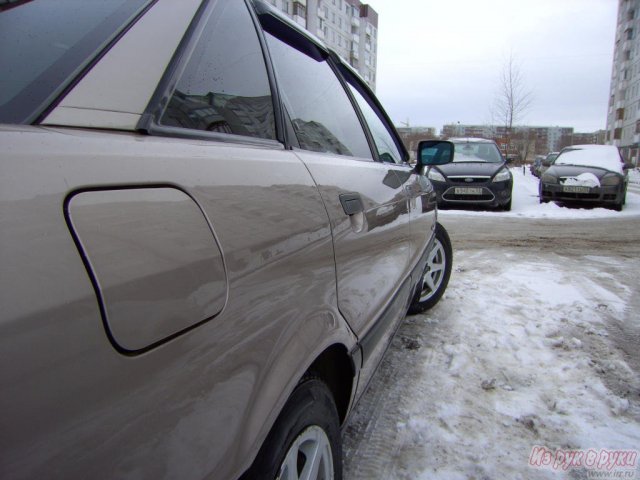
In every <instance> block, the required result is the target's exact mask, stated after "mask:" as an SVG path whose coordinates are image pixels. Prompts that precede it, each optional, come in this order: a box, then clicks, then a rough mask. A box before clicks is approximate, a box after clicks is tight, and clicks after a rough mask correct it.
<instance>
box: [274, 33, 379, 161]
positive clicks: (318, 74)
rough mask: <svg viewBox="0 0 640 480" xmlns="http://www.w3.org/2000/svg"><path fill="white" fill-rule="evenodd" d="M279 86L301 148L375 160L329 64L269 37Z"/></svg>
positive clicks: (347, 99)
mask: <svg viewBox="0 0 640 480" xmlns="http://www.w3.org/2000/svg"><path fill="white" fill-rule="evenodd" d="M266 37H267V44H268V45H269V52H270V53H271V57H272V59H273V63H274V68H275V71H276V76H277V77H278V85H279V88H280V91H281V93H282V98H283V101H284V104H285V108H286V111H287V114H288V115H289V117H290V118H291V123H292V124H293V128H294V130H295V132H296V136H297V138H298V143H299V144H300V147H301V148H303V149H305V150H312V151H314V152H327V153H335V154H338V155H348V156H355V157H362V158H372V156H371V149H370V148H369V144H368V142H367V137H366V136H365V134H364V130H363V129H362V125H361V124H360V121H359V119H358V116H357V115H356V112H355V110H354V109H353V106H352V105H351V101H350V100H349V97H348V96H347V93H346V91H345V90H344V88H343V87H342V84H341V83H340V81H339V80H338V78H337V77H336V75H335V73H334V72H333V70H332V69H331V67H330V66H329V64H328V63H327V62H326V61H325V60H324V59H323V58H322V57H320V56H317V57H318V58H314V57H312V56H310V55H308V54H306V53H303V52H302V51H300V50H297V49H295V48H293V47H291V46H289V45H288V44H286V43H284V42H282V41H281V40H279V39H278V38H276V37H274V36H272V35H271V34H269V33H267V34H266Z"/></svg>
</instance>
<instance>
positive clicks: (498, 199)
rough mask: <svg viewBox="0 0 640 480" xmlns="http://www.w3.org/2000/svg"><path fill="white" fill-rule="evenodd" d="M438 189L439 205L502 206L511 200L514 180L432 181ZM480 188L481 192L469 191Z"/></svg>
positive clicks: (436, 189)
mask: <svg viewBox="0 0 640 480" xmlns="http://www.w3.org/2000/svg"><path fill="white" fill-rule="evenodd" d="M431 183H432V184H433V186H434V188H435V191H436V198H437V202H438V206H439V207H446V206H454V205H458V206H464V205H477V206H485V207H501V206H504V205H506V204H507V203H509V201H510V200H511V191H512V187H513V182H512V181H511V180H507V181H505V182H483V183H473V184H469V185H465V184H460V183H454V182H446V183H445V182H434V181H432V182H431ZM469 189H480V190H479V193H475V192H474V193H468V192H470V191H472V190H469Z"/></svg>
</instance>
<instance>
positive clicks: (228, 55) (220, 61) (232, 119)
mask: <svg viewBox="0 0 640 480" xmlns="http://www.w3.org/2000/svg"><path fill="white" fill-rule="evenodd" d="M208 15H209V17H208V19H207V24H206V26H205V28H204V30H203V32H202V34H201V35H200V38H199V39H198V40H197V44H196V46H195V49H194V50H193V53H192V54H191V57H190V58H189V61H188V62H187V64H186V66H185V68H184V70H183V71H182V73H181V74H180V78H179V80H178V82H177V85H176V88H175V90H174V91H173V93H172V95H171V98H170V100H169V103H168V105H167V108H166V109H165V111H164V113H163V114H162V117H161V118H160V123H161V124H162V125H166V126H171V127H179V128H188V129H192V130H204V131H208V132H217V133H230V134H234V135H244V136H250V137H259V138H266V139H275V138H276V134H275V120H274V119H275V117H274V113H273V112H274V110H273V100H272V98H271V90H270V86H269V78H268V76H267V69H266V66H265V61H264V56H263V53H262V49H261V47H260V43H259V40H258V34H257V32H256V29H255V26H254V24H253V20H252V19H251V16H250V13H249V10H248V9H247V7H246V5H245V4H244V2H242V1H239V0H234V1H231V2H218V5H217V6H216V7H214V8H213V10H210V11H209V14H208Z"/></svg>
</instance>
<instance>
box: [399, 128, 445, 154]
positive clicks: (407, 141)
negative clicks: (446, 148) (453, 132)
mask: <svg viewBox="0 0 640 480" xmlns="http://www.w3.org/2000/svg"><path fill="white" fill-rule="evenodd" d="M396 130H397V131H398V134H399V135H400V138H401V139H402V142H403V143H404V146H405V147H406V149H407V151H408V152H409V155H410V157H411V160H415V159H416V154H417V151H418V143H419V142H420V141H421V140H429V139H431V138H436V129H435V128H433V127H408V126H407V127H396Z"/></svg>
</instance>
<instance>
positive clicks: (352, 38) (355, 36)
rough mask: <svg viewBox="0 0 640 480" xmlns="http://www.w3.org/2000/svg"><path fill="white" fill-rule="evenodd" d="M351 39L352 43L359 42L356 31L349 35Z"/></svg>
mask: <svg viewBox="0 0 640 480" xmlns="http://www.w3.org/2000/svg"><path fill="white" fill-rule="evenodd" d="M351 40H352V41H353V43H358V44H359V43H360V35H358V34H357V33H354V34H353V35H351Z"/></svg>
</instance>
